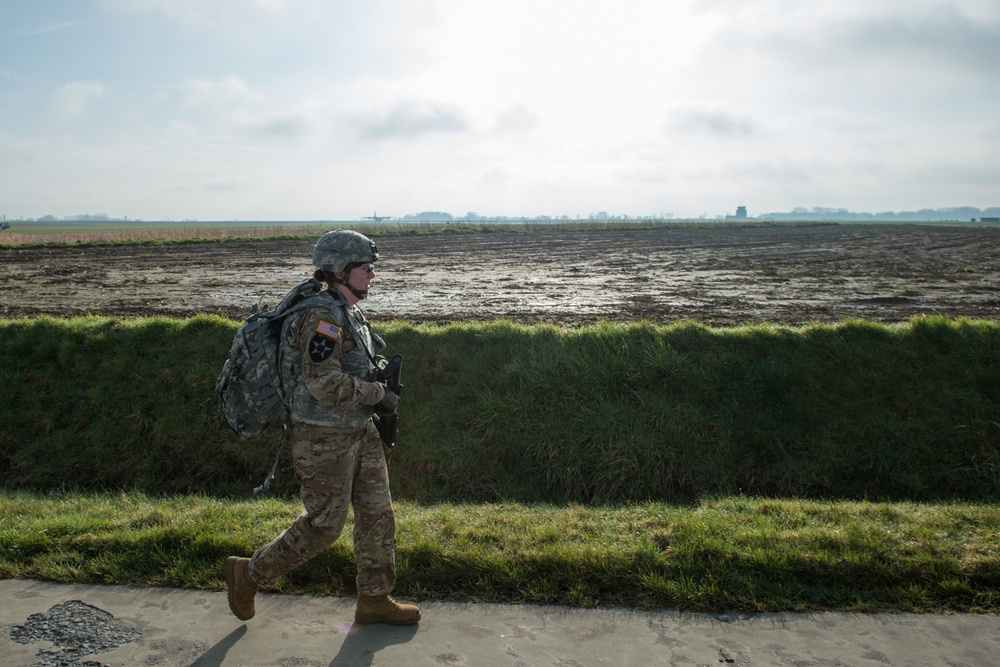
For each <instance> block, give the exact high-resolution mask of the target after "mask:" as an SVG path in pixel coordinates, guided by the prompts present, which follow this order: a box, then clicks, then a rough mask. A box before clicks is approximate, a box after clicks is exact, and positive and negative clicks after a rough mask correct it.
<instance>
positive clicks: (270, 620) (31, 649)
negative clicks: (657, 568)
mask: <svg viewBox="0 0 1000 667" xmlns="http://www.w3.org/2000/svg"><path fill="white" fill-rule="evenodd" d="M420 606H421V609H422V616H423V619H422V621H421V622H420V624H419V625H417V626H411V627H391V626H386V625H369V626H358V625H355V624H354V623H353V620H354V600H353V599H351V598H317V597H306V596H288V595H266V594H262V595H260V596H258V604H257V616H256V617H255V618H254V619H252V620H250V621H249V622H246V623H243V622H240V621H238V620H237V619H236V618H235V617H233V616H232V615H231V614H230V613H229V608H228V604H227V601H226V594H225V593H224V592H209V591H191V590H179V589H166V588H128V587H125V586H94V585H64V584H53V583H47V582H39V581H30V580H2V581H0V665H3V666H4V667H7V666H12V667H13V666H17V667H21V666H24V667H29V666H30V667H49V666H50V665H52V666H55V665H59V666H67V667H76V666H77V665H79V666H80V667H105V666H106V667H110V666H112V665H114V666H118V665H121V666H130V667H131V666H137V665H139V666H150V667H153V666H159V665H162V666H164V667H168V666H174V665H178V666H180V665H184V666H192V667H206V666H214V665H226V666H235V665H245V666H252V665H260V666H265V665H267V666H276V667H327V666H335V665H343V666H345V667H347V666H351V667H353V666H355V665H359V666H360V665H363V666H373V665H417V666H420V665H428V666H436V667H440V666H442V665H443V666H452V665H453V666H462V665H467V666H476V667H492V666H493V665H497V666H503V667H529V666H553V667H589V666H598V665H609V666H616V667H617V666H631V665H637V666H638V665H642V666H644V667H645V666H648V665H723V666H727V665H734V666H741V665H742V666H747V665H795V666H798V667H805V666H809V665H817V666H841V665H866V666H873V667H886V666H890V665H898V666H907V667H909V666H914V665H948V666H951V667H960V666H961V667H987V666H991V665H997V664H1000V616H997V615H972V614H954V615H938V614H848V613H814V614H813V613H810V614H794V613H777V614H741V613H712V614H702V613H688V612H679V611H675V610H663V611H630V610H624V609H575V608H566V607H555V606H532V605H496V604H464V603H453V602H421V603H420Z"/></svg>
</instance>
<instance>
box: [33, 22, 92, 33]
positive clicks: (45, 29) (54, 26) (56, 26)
mask: <svg viewBox="0 0 1000 667" xmlns="http://www.w3.org/2000/svg"><path fill="white" fill-rule="evenodd" d="M82 24H83V21H59V22H58V23H50V24H49V25H46V26H42V27H41V28H38V29H37V30H32V31H30V32H28V33H27V34H29V35H44V34H45V33H49V32H57V31H59V30H65V29H66V28H73V27H76V26H78V25H82Z"/></svg>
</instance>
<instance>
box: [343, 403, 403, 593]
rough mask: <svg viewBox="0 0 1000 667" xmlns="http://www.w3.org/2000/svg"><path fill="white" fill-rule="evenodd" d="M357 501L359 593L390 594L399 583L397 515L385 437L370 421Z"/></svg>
mask: <svg viewBox="0 0 1000 667" xmlns="http://www.w3.org/2000/svg"><path fill="white" fill-rule="evenodd" d="M353 504H354V560H355V563H356V564H357V569H358V579H357V584H358V594H359V595H386V594H388V593H390V592H391V591H392V587H393V586H394V585H395V583H396V554H395V550H396V518H395V514H394V513H393V509H392V497H391V496H390V494H389V474H388V471H387V470H386V465H385V453H384V451H383V449H382V440H381V439H380V438H379V435H378V431H377V430H376V428H375V425H374V424H372V423H370V422H369V425H368V431H367V432H366V433H365V437H364V438H363V439H362V441H361V449H360V451H359V452H358V473H357V477H356V478H355V481H354V494H353Z"/></svg>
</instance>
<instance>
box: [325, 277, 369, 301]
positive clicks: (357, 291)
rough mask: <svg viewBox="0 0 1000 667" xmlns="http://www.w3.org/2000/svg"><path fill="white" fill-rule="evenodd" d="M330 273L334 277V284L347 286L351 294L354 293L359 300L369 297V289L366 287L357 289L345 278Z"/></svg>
mask: <svg viewBox="0 0 1000 667" xmlns="http://www.w3.org/2000/svg"><path fill="white" fill-rule="evenodd" d="M330 275H331V277H332V278H333V283H334V284H336V285H343V286H344V287H346V288H347V291H348V292H350V293H351V294H353V295H354V298H356V299H357V300H358V301H362V300H364V299H367V298H368V290H366V289H355V287H354V286H353V285H352V284H351V283H350V282H348V281H346V280H344V279H343V278H338V277H337V276H336V275H334V274H330Z"/></svg>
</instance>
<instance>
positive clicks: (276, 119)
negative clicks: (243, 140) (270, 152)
mask: <svg viewBox="0 0 1000 667" xmlns="http://www.w3.org/2000/svg"><path fill="white" fill-rule="evenodd" d="M235 120H236V122H237V124H238V125H239V127H240V128H241V129H243V130H244V131H245V132H247V133H249V134H251V135H253V136H256V137H259V138H262V139H278V140H284V141H292V140H295V139H298V138H300V137H303V136H306V135H307V134H309V133H310V130H311V127H312V124H311V123H310V120H309V119H308V118H307V117H305V116H304V115H301V114H297V113H294V112H288V113H279V114H265V115H262V116H251V115H249V114H237V115H236V116H235Z"/></svg>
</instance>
